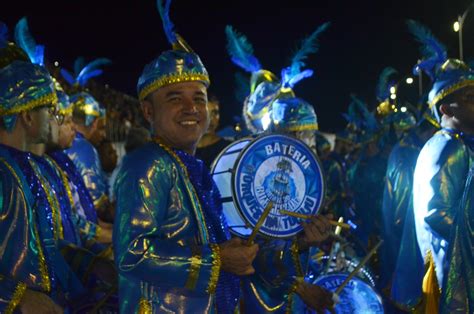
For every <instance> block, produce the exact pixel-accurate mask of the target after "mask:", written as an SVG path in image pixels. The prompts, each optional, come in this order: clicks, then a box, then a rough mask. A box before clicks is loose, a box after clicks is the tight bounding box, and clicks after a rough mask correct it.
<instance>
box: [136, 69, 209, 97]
mask: <svg viewBox="0 0 474 314" xmlns="http://www.w3.org/2000/svg"><path fill="white" fill-rule="evenodd" d="M194 81H202V82H204V83H205V84H206V85H209V84H210V81H209V76H208V75H207V74H204V73H193V72H184V73H180V74H176V73H174V74H169V75H166V76H162V77H160V78H158V79H157V80H154V81H153V82H151V83H150V84H148V85H147V86H145V87H144V88H143V89H142V90H141V91H140V92H139V94H138V99H139V100H140V101H142V100H143V99H145V97H146V96H147V95H148V94H150V93H151V92H153V91H155V90H157V89H158V88H160V87H163V86H165V85H170V84H175V83H181V82H194Z"/></svg>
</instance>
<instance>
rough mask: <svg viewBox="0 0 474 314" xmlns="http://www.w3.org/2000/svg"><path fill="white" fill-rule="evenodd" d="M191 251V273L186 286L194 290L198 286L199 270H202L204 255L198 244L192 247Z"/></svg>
mask: <svg viewBox="0 0 474 314" xmlns="http://www.w3.org/2000/svg"><path fill="white" fill-rule="evenodd" d="M191 252H192V256H191V265H190V266H189V275H188V280H186V284H185V287H186V288H187V289H190V290H193V289H195V288H196V284H197V279H198V277H199V271H200V270H201V264H202V257H201V251H200V249H199V248H198V247H196V246H192V247H191Z"/></svg>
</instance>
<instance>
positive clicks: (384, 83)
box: [376, 67, 398, 102]
mask: <svg viewBox="0 0 474 314" xmlns="http://www.w3.org/2000/svg"><path fill="white" fill-rule="evenodd" d="M397 73H398V71H397V70H395V69H394V68H392V67H386V68H385V69H383V71H382V73H380V76H379V80H378V82H377V89H376V96H377V100H378V101H380V102H383V101H385V100H386V99H388V98H389V97H390V88H391V87H392V86H394V85H395V82H394V81H393V76H394V75H396V74H397Z"/></svg>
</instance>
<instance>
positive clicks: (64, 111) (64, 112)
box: [58, 105, 74, 116]
mask: <svg viewBox="0 0 474 314" xmlns="http://www.w3.org/2000/svg"><path fill="white" fill-rule="evenodd" d="M73 107H74V106H72V105H71V106H69V107H67V108H66V109H59V110H58V113H59V114H62V115H65V116H69V115H72V111H73Z"/></svg>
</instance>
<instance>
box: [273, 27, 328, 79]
mask: <svg viewBox="0 0 474 314" xmlns="http://www.w3.org/2000/svg"><path fill="white" fill-rule="evenodd" d="M329 25H330V23H329V22H326V23H324V24H323V25H321V26H320V27H318V28H317V29H316V30H315V31H314V32H313V33H312V34H311V35H310V36H308V37H307V38H305V39H304V40H303V41H302V43H301V47H300V49H298V51H297V52H296V53H295V55H294V56H293V58H292V59H291V66H290V67H287V68H284V69H283V70H282V72H281V78H282V86H283V87H285V88H293V86H295V85H296V83H298V82H299V81H301V80H302V79H305V78H307V77H310V76H311V75H313V70H310V69H307V70H302V69H303V68H304V67H305V65H306V64H305V60H306V59H307V58H308V55H310V54H312V53H316V52H317V51H318V48H319V45H318V37H319V35H320V34H321V33H323V32H324V31H326V30H327V29H328V27H329Z"/></svg>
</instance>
